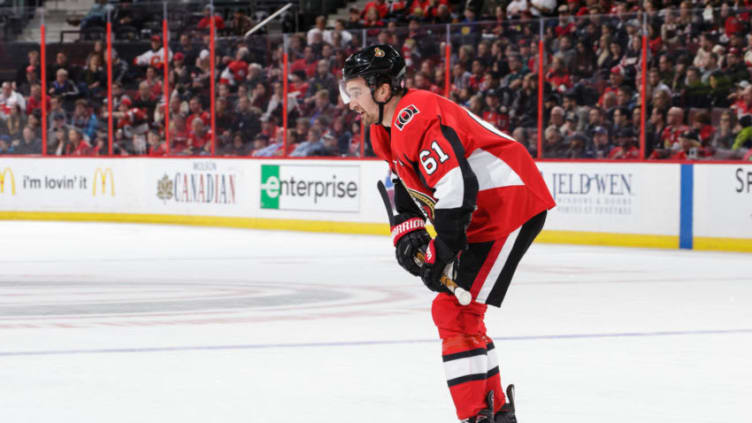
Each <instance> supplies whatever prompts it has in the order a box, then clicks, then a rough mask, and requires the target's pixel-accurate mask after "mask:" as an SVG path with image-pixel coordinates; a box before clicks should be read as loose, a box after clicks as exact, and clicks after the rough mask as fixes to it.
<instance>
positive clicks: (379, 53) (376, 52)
mask: <svg viewBox="0 0 752 423" xmlns="http://www.w3.org/2000/svg"><path fill="white" fill-rule="evenodd" d="M373 55H374V56H376V57H384V50H382V49H380V48H378V47H376V48H375V49H373Z"/></svg>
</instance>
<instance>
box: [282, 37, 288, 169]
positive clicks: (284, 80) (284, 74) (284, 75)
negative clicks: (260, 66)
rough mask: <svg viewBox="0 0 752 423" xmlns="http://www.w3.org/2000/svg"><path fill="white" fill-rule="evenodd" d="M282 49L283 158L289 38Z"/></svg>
mask: <svg viewBox="0 0 752 423" xmlns="http://www.w3.org/2000/svg"><path fill="white" fill-rule="evenodd" d="M282 49H283V51H282V156H283V157H287V89H288V88H287V60H288V57H287V36H285V42H284V43H283V45H282Z"/></svg>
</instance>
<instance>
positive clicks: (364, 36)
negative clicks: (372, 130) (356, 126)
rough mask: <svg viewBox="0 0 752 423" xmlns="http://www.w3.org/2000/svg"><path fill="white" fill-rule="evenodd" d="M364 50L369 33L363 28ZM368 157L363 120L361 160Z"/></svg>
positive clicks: (361, 126) (361, 128) (361, 124)
mask: <svg viewBox="0 0 752 423" xmlns="http://www.w3.org/2000/svg"><path fill="white" fill-rule="evenodd" d="M362 31H363V48H366V47H367V46H368V44H367V43H366V37H367V36H368V33H367V32H366V29H365V28H363V29H362ZM365 156H366V125H365V122H363V119H362V118H361V119H360V158H363V157H365Z"/></svg>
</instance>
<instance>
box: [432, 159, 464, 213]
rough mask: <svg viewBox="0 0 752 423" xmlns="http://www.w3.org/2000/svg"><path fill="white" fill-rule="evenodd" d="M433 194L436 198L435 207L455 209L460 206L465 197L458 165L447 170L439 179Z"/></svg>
mask: <svg viewBox="0 0 752 423" xmlns="http://www.w3.org/2000/svg"><path fill="white" fill-rule="evenodd" d="M434 188H435V189H436V191H434V194H433V196H434V197H435V198H436V200H437V201H436V205H435V208H437V209H455V208H458V207H462V202H463V200H464V199H465V181H464V179H462V170H461V169H460V167H459V166H457V167H455V168H454V169H452V170H450V171H449V172H447V173H446V174H445V175H444V176H442V177H441V179H439V182H437V183H436V186H435V187H434Z"/></svg>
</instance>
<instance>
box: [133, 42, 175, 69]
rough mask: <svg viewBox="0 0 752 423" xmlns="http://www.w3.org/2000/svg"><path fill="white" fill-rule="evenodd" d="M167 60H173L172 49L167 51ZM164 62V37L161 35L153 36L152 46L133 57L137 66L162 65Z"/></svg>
mask: <svg viewBox="0 0 752 423" xmlns="http://www.w3.org/2000/svg"><path fill="white" fill-rule="evenodd" d="M167 60H172V51H170V50H168V51H167ZM163 62H164V46H163V45H162V38H161V37H160V36H159V35H152V36H151V48H150V49H149V50H148V51H146V52H144V53H141V54H140V55H138V56H136V58H135V59H133V64H134V65H136V66H155V67H162V63H163Z"/></svg>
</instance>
